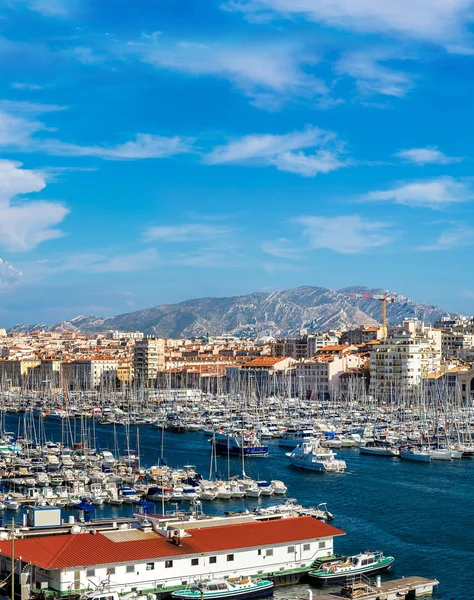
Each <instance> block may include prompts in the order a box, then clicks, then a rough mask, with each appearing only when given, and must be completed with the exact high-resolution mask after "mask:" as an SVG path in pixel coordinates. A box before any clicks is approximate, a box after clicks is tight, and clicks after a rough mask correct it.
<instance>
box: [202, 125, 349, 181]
mask: <svg viewBox="0 0 474 600" xmlns="http://www.w3.org/2000/svg"><path fill="white" fill-rule="evenodd" d="M342 147H343V144H342V143H341V142H338V141H337V137H336V135H335V134H334V133H333V132H330V131H324V130H322V129H318V128H317V127H309V128H308V129H306V130H304V131H294V132H291V133H287V134H283V135H272V134H254V135H248V136H245V137H243V138H240V139H237V140H234V141H232V142H229V143H228V144H226V145H224V146H218V147H217V148H215V149H214V150H213V151H212V152H211V153H210V154H208V155H207V156H205V157H204V162H205V163H207V164H211V165H219V164H249V165H255V166H274V167H276V168H277V169H279V170H280V171H287V172H290V173H297V174H298V175H302V176H305V177H313V176H315V175H317V174H318V173H329V172H330V171H335V170H336V169H340V168H342V167H344V166H347V164H348V163H347V162H346V161H344V160H342V158H341V154H342ZM304 150H306V151H304Z"/></svg>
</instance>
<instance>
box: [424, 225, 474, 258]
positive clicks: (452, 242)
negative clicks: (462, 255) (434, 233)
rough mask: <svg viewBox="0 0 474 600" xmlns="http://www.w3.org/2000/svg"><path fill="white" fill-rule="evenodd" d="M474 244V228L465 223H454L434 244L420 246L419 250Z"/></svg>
mask: <svg viewBox="0 0 474 600" xmlns="http://www.w3.org/2000/svg"><path fill="white" fill-rule="evenodd" d="M472 245H474V228H472V227H469V226H468V225H464V224H463V223H452V227H450V228H449V229H446V230H445V231H443V232H442V233H441V234H440V235H439V237H438V239H437V240H436V242H435V243H434V244H432V245H427V246H420V248H419V250H425V251H435V250H452V249H455V248H464V247H466V246H472Z"/></svg>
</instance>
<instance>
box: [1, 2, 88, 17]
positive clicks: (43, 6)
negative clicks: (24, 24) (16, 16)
mask: <svg viewBox="0 0 474 600" xmlns="http://www.w3.org/2000/svg"><path fill="white" fill-rule="evenodd" d="M6 5H7V6H9V7H13V8H14V7H24V8H27V9H28V10H31V11H33V12H38V13H40V14H42V15H43V16H45V17H67V16H69V15H70V14H71V12H72V11H73V10H75V9H76V8H77V5H78V0H6Z"/></svg>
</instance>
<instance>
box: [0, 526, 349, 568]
mask: <svg viewBox="0 0 474 600" xmlns="http://www.w3.org/2000/svg"><path fill="white" fill-rule="evenodd" d="M190 533H191V535H190V537H183V538H182V546H180V547H178V546H175V545H174V544H172V543H170V542H169V541H167V540H166V539H165V538H163V537H162V536H161V535H159V534H156V535H155V537H153V538H149V539H144V540H136V541H125V542H113V541H112V540H110V539H109V538H108V537H106V536H105V535H102V534H101V533H96V534H95V535H92V534H91V533H79V534H70V535H66V534H65V535H57V536H45V537H42V536H39V537H33V538H24V539H21V540H16V542H15V555H16V556H21V557H22V560H23V561H24V562H30V563H32V564H34V565H36V566H39V567H42V568H44V569H64V568H71V567H79V566H90V565H104V564H106V565H108V564H113V563H125V562H135V561H144V560H148V559H152V558H155V559H156V558H161V559H163V558H167V557H173V556H182V555H186V554H187V555H189V554H200V553H204V552H205V553H211V552H220V551H226V550H229V551H231V550H237V549H239V548H252V547H263V546H273V545H275V544H285V543H290V542H296V541H306V540H312V539H317V538H325V537H332V536H336V535H344V532H343V531H341V530H340V529H336V528H335V527H333V526H332V525H328V524H327V523H322V522H321V521H318V520H317V519H313V518H312V517H295V518H289V519H281V520H278V521H263V522H255V523H242V524H235V525H223V526H220V527H219V526H216V527H203V528H202V529H193V530H191V531H190ZM0 553H2V554H5V555H7V556H10V553H11V542H1V543H0Z"/></svg>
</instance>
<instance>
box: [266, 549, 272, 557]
mask: <svg viewBox="0 0 474 600" xmlns="http://www.w3.org/2000/svg"><path fill="white" fill-rule="evenodd" d="M265 555H266V556H273V549H271V550H267V551H266V552H265Z"/></svg>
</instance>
